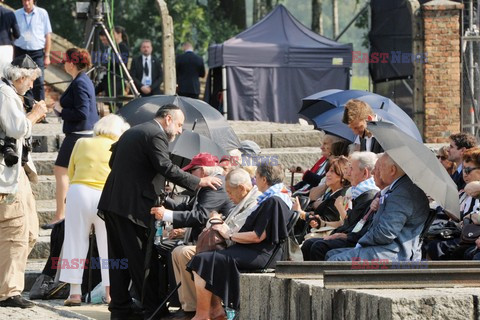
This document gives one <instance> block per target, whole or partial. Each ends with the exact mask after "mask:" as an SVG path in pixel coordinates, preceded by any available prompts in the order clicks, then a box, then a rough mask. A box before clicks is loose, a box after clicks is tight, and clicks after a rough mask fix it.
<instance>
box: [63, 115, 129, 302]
mask: <svg viewBox="0 0 480 320" xmlns="http://www.w3.org/2000/svg"><path fill="white" fill-rule="evenodd" d="M128 128H129V125H128V124H127V123H126V122H125V120H123V118H121V117H119V116H117V115H113V114H111V115H108V116H106V117H104V118H102V119H100V120H99V121H98V122H97V123H96V124H95V126H94V127H93V132H94V137H92V138H81V139H79V140H78V141H77V142H76V144H75V147H74V148H73V151H72V155H71V157H70V162H69V164H68V177H69V179H70V181H71V185H70V188H69V190H68V193H67V203H66V209H65V240H64V242H63V256H62V262H64V261H67V262H68V264H69V266H70V268H63V267H62V271H61V273H60V280H61V281H63V282H68V283H70V297H69V298H68V299H67V300H65V303H64V304H65V305H66V306H78V305H80V303H81V294H82V293H81V284H82V276H83V269H82V264H81V261H82V259H85V258H86V256H87V252H88V245H89V241H88V236H89V233H90V228H91V226H92V225H94V227H95V236H96V238H97V246H98V252H99V253H100V259H102V261H104V259H108V246H107V231H106V229H105V222H104V221H103V220H102V219H100V218H99V217H98V216H97V205H98V201H99V200H100V195H101V193H102V189H103V186H104V185H105V181H106V180H107V177H108V174H109V173H110V167H109V165H108V162H109V160H110V156H111V152H110V148H111V145H112V143H114V142H115V141H117V140H118V138H119V137H120V135H121V134H122V133H123V132H124V131H126V130H127V129H128ZM64 263H65V262H64ZM72 265H73V267H72ZM101 266H102V269H101V274H102V285H103V286H104V287H105V293H106V294H105V298H106V301H109V300H110V294H109V291H110V290H109V287H110V280H109V276H108V268H104V267H103V263H101Z"/></svg>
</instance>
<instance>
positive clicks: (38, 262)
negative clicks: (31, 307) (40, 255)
mask: <svg viewBox="0 0 480 320" xmlns="http://www.w3.org/2000/svg"><path fill="white" fill-rule="evenodd" d="M46 262H47V259H28V260H27V267H26V269H25V288H24V291H30V289H31V288H32V286H33V284H34V283H35V280H36V279H37V277H38V276H39V275H40V274H41V273H42V270H43V268H44V267H45V263H46Z"/></svg>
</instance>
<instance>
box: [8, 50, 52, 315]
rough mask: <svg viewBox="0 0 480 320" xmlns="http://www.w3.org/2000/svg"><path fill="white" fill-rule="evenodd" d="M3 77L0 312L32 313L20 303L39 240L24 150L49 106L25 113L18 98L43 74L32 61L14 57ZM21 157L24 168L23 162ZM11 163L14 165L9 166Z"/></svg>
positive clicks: (26, 304)
mask: <svg viewBox="0 0 480 320" xmlns="http://www.w3.org/2000/svg"><path fill="white" fill-rule="evenodd" d="M3 74H4V78H2V79H1V81H0V138H2V139H3V141H5V142H8V143H7V144H4V145H3V147H2V148H1V151H2V152H1V154H0V229H1V230H2V233H1V234H0V257H2V261H1V263H0V307H18V308H30V307H33V303H32V302H30V301H28V300H25V299H24V298H22V296H21V293H22V291H23V287H24V276H25V275H24V274H25V266H26V263H27V257H28V254H29V253H30V251H31V249H32V248H33V245H34V244H35V241H36V238H37V235H38V218H37V212H36V208H35V199H34V197H33V194H32V189H31V187H30V182H29V178H30V180H35V179H36V172H35V167H34V166H33V162H32V160H31V157H29V155H28V154H27V155H25V152H24V147H23V146H24V145H25V142H26V140H27V139H28V138H29V137H30V136H31V135H32V126H33V125H34V124H35V123H37V122H38V121H39V120H40V119H42V118H43V117H44V116H45V113H46V112H47V107H46V105H45V102H44V101H40V102H38V103H36V104H35V105H34V106H33V108H32V110H31V112H29V113H28V114H27V113H25V109H24V106H23V103H22V100H21V99H20V97H19V96H23V95H24V94H25V92H26V91H27V90H29V89H30V88H32V86H33V81H34V80H35V79H36V78H38V77H39V76H40V74H41V71H40V68H38V66H37V65H36V64H35V62H34V61H33V60H32V58H30V56H28V55H22V56H19V57H17V58H15V59H14V60H13V61H12V62H11V64H10V65H8V66H6V67H5V69H4V72H3ZM6 137H7V138H6ZM8 137H9V138H8ZM6 145H7V148H10V149H8V150H7V148H6V147H5V146H6ZM14 147H15V148H14ZM12 151H14V152H15V153H16V155H17V157H18V158H17V159H16V160H17V161H16V163H13V164H12V163H11V160H12V159H11V158H9V157H14V156H13V154H12ZM23 156H25V158H26V163H25V165H23V164H22V161H19V159H22V157H23ZM6 162H8V163H6ZM9 163H10V164H12V165H11V166H8V164H9ZM27 175H28V177H27Z"/></svg>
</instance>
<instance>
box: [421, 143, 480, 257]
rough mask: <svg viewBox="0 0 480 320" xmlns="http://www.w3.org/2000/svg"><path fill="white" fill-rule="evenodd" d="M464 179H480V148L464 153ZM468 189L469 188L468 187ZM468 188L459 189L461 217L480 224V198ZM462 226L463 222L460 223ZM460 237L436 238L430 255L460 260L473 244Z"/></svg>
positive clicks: (468, 181)
mask: <svg viewBox="0 0 480 320" xmlns="http://www.w3.org/2000/svg"><path fill="white" fill-rule="evenodd" d="M463 180H464V181H465V183H467V184H471V183H472V184H475V182H478V181H480V148H478V147H475V148H471V149H468V150H467V151H465V152H464V154H463ZM466 189H467V188H466ZM471 189H473V188H468V189H467V190H470V191H469V192H466V191H465V190H460V191H459V197H460V219H462V220H463V221H465V220H470V217H471V219H472V223H475V224H480V219H478V215H479V212H480V199H478V198H477V199H476V198H474V197H472V196H471V195H469V194H474V192H473V191H471ZM458 227H459V228H461V224H459V225H458ZM460 240H461V239H460V237H456V238H453V239H449V240H436V241H435V240H434V241H432V242H430V243H429V244H428V249H427V251H428V255H429V257H430V258H431V259H432V260H459V259H463V256H464V253H465V251H466V250H468V249H469V248H470V247H471V246H470V245H464V244H461V241H460Z"/></svg>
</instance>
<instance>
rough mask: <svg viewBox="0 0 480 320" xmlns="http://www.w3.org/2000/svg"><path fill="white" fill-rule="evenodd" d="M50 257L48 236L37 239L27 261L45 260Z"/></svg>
mask: <svg viewBox="0 0 480 320" xmlns="http://www.w3.org/2000/svg"><path fill="white" fill-rule="evenodd" d="M49 255H50V236H42V237H38V239H37V242H35V245H34V246H33V249H32V251H31V252H30V254H29V255H28V259H47V258H48V256H49Z"/></svg>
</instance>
